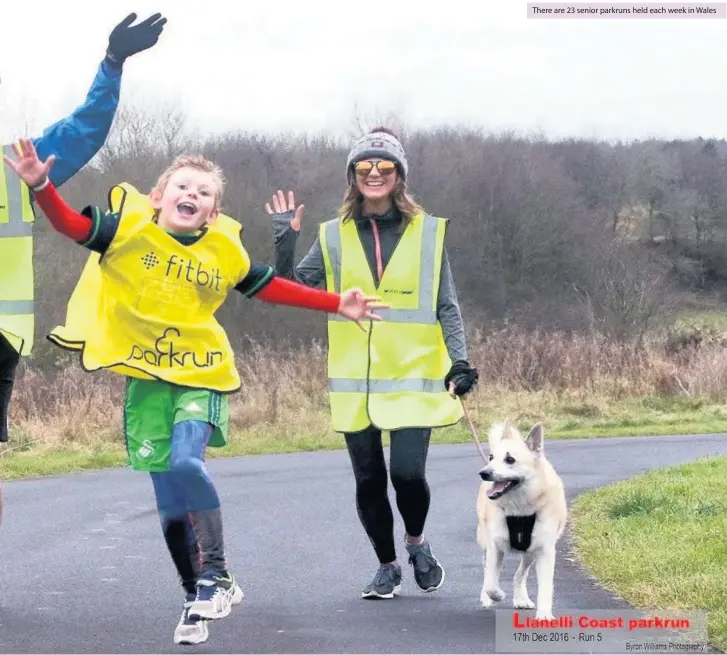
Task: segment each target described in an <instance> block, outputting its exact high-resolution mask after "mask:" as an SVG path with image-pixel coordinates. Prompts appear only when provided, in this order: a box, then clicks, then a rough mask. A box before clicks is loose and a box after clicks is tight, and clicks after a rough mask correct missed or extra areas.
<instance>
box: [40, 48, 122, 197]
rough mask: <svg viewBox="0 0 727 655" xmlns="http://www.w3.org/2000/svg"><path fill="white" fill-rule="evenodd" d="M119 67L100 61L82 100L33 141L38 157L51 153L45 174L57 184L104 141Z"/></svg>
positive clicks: (116, 93)
mask: <svg viewBox="0 0 727 655" xmlns="http://www.w3.org/2000/svg"><path fill="white" fill-rule="evenodd" d="M120 91H121V69H115V68H112V67H111V66H110V65H109V64H108V62H106V61H103V62H101V64H100V65H99V67H98V71H97V73H96V77H95V78H94V80H93V84H92V85H91V88H90V89H89V91H88V95H87V96H86V101H85V102H84V103H83V104H82V105H81V106H80V107H78V108H77V109H76V110H75V111H74V112H73V113H72V114H71V115H70V116H66V118H63V119H61V120H60V121H58V122H57V123H54V124H53V125H51V126H50V127H47V128H46V129H45V130H44V132H43V136H40V137H37V138H36V139H34V140H33V145H34V146H35V149H36V151H37V153H38V157H39V158H40V159H41V160H45V159H46V158H47V157H48V155H55V156H56V160H55V162H54V163H53V167H52V168H51V169H50V173H49V174H48V177H50V181H51V182H52V183H53V184H54V185H55V186H57V187H59V186H61V185H62V184H63V183H64V182H67V181H68V180H69V179H70V178H71V177H73V176H74V175H75V174H76V173H78V171H80V170H81V169H82V168H83V167H84V166H85V165H86V164H87V163H88V162H89V161H91V159H92V158H93V157H94V155H95V154H96V153H97V152H98V151H99V150H100V149H101V146H103V144H104V143H105V142H106V137H107V136H108V134H109V130H110V129H111V125H112V123H113V121H114V116H115V115H116V109H117V107H118V105H119V95H120Z"/></svg>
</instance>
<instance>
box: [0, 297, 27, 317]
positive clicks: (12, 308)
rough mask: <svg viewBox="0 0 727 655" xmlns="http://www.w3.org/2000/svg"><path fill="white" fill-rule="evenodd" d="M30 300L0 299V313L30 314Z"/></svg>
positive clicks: (13, 314)
mask: <svg viewBox="0 0 727 655" xmlns="http://www.w3.org/2000/svg"><path fill="white" fill-rule="evenodd" d="M32 313H33V301H32V300H0V314H1V315H6V316H7V315H9V316H15V315H17V314H32Z"/></svg>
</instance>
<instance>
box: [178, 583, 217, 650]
mask: <svg viewBox="0 0 727 655" xmlns="http://www.w3.org/2000/svg"><path fill="white" fill-rule="evenodd" d="M194 599H195V594H188V595H187V600H186V602H185V603H184V608H183V609H182V616H181V617H180V618H179V623H178V624H177V627H176V629H175V630H174V643H175V644H187V645H193V644H201V643H203V642H205V641H207V638H208V637H209V634H210V633H209V627H208V625H207V621H204V620H199V621H195V620H193V619H190V618H189V608H190V607H191V606H192V603H193V602H194Z"/></svg>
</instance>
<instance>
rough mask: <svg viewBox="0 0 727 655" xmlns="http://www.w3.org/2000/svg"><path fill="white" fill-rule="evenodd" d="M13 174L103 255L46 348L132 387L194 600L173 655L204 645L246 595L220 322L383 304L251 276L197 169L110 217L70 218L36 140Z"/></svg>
mask: <svg viewBox="0 0 727 655" xmlns="http://www.w3.org/2000/svg"><path fill="white" fill-rule="evenodd" d="M5 160H6V162H7V164H8V165H9V166H10V167H12V169H13V170H14V171H15V172H16V173H17V174H18V176H19V177H20V178H21V179H22V180H24V181H25V183H26V184H27V185H28V186H29V187H30V188H31V190H32V192H33V194H34V196H35V199H36V202H37V204H38V205H39V206H40V208H41V209H42V210H43V211H44V213H45V215H46V216H47V217H48V219H49V220H50V222H51V224H52V225H53V227H54V228H55V229H56V230H57V231H59V232H61V233H62V234H65V235H66V236H68V237H70V238H72V239H74V240H75V241H76V242H77V243H79V244H81V245H83V246H85V247H86V248H88V249H90V250H92V251H94V253H95V255H94V254H92V256H91V260H90V261H89V262H88V263H87V265H86V268H85V269H84V272H83V274H82V276H81V279H80V280H79V283H78V285H77V287H76V290H75V291H74V293H73V296H72V297H71V300H70V302H69V304H68V316H67V321H66V326H64V327H61V328H57V329H56V330H54V331H53V333H52V334H51V335H50V336H49V339H51V341H53V342H54V343H56V344H57V345H59V346H61V347H65V348H69V349H73V350H80V351H81V354H80V357H81V364H82V366H83V367H84V369H86V370H88V371H95V370H99V369H108V370H111V371H114V372H117V373H120V374H123V375H125V376H127V389H126V399H125V404H124V433H125V438H126V447H127V452H128V456H129V461H130V464H131V466H132V468H134V469H135V470H139V471H148V472H149V473H150V475H151V478H152V481H153V486H154V493H155V497H156V502H157V507H158V511H159V516H160V520H161V524H162V529H163V532H164V537H165V540H166V543H167V547H168V549H169V552H170V555H171V557H172V560H173V562H174V565H175V567H176V569H177V572H178V574H179V576H180V579H181V582H182V585H183V587H184V589H185V591H186V594H187V595H186V600H185V603H184V607H183V611H182V616H181V619H180V621H179V624H178V625H177V628H176V630H175V635H174V641H175V643H187V644H193V643H201V642H203V641H205V640H206V639H207V637H208V628H207V622H206V620H207V619H218V618H222V617H225V616H227V615H228V614H229V613H230V611H231V606H232V605H233V604H237V603H239V602H240V601H241V600H242V597H243V593H242V590H241V589H240V587H239V586H238V585H237V582H236V580H235V577H234V576H233V575H232V573H231V572H230V570H229V568H228V565H227V561H226V558H225V551H224V542H223V530H222V517H221V513H220V499H219V497H218V495H217V491H216V489H215V486H214V484H213V482H212V480H211V478H210V475H209V472H208V470H207V467H206V466H205V464H204V452H205V448H206V447H207V446H208V445H209V446H211V447H220V446H224V445H225V444H226V442H227V424H228V414H229V408H228V400H227V399H228V395H227V394H228V393H229V392H232V391H236V390H238V389H239V388H240V378H239V375H238V372H237V369H236V367H235V361H234V354H233V352H232V349H231V346H230V343H229V341H228V339H227V335H226V333H225V332H224V330H223V329H222V327H221V326H220V325H219V323H218V322H217V321H216V319H215V318H214V314H215V312H216V310H217V309H218V308H219V306H220V305H221V304H222V303H223V302H224V300H225V298H226V297H227V295H228V294H229V292H230V291H232V290H233V289H235V290H237V291H239V292H241V293H243V294H245V295H246V296H247V297H253V296H254V297H257V298H260V299H262V300H265V301H267V302H271V303H277V304H285V305H294V306H298V307H304V308H309V309H315V310H319V311H324V312H328V313H339V314H341V315H343V316H345V317H347V318H349V319H351V320H354V321H356V322H359V321H360V320H361V319H363V318H370V319H374V320H381V319H380V317H379V316H378V315H376V314H374V313H372V311H371V310H372V309H374V308H377V307H385V305H382V304H376V303H375V301H376V300H377V298H375V297H366V296H364V295H363V293H362V292H361V291H360V290H356V289H354V290H350V291H347V292H346V293H343V294H342V295H339V294H334V293H329V292H326V291H320V290H316V289H310V288H307V287H304V286H302V285H299V284H298V283H295V282H291V281H288V280H284V279H282V278H279V277H277V276H276V275H275V274H274V271H273V269H272V268H270V267H268V266H261V265H253V264H251V262H250V258H249V256H248V253H247V251H246V250H245V247H244V246H243V244H242V241H241V233H242V228H241V225H240V224H239V223H238V222H237V221H234V220H233V219H231V218H229V217H227V216H224V215H223V214H221V213H220V201H221V198H222V194H223V190H224V185H225V180H224V178H223V176H222V171H221V170H220V169H219V168H218V167H217V166H216V165H215V164H213V163H212V162H210V161H208V160H206V159H204V158H202V157H181V158H177V159H176V160H175V161H174V162H173V163H172V164H171V166H170V167H169V168H168V169H167V170H166V171H165V172H164V173H162V175H161V176H160V177H159V180H158V181H157V183H156V185H155V186H154V188H153V189H152V191H151V192H150V193H149V195H148V197H147V196H144V195H142V194H140V193H138V192H137V191H136V190H135V189H134V188H133V187H131V186H130V185H127V184H122V185H120V186H116V187H114V188H113V189H112V190H111V192H110V194H109V200H110V210H111V211H109V212H104V211H102V210H101V209H99V208H98V207H87V208H86V209H84V211H83V212H82V213H81V214H79V213H77V212H76V211H74V210H73V209H72V208H70V207H69V206H68V205H67V204H66V203H65V201H64V200H63V199H62V198H61V197H60V195H59V194H58V192H57V191H56V189H55V187H54V186H53V184H52V183H50V182H49V180H48V171H49V169H50V167H51V166H52V164H53V157H52V156H51V157H49V158H48V160H46V161H45V162H41V161H40V160H39V159H38V156H37V154H36V152H35V148H34V147H33V144H32V142H31V141H29V140H27V139H26V140H21V141H20V159H19V161H17V162H15V161H12V160H10V159H9V158H8V157H5Z"/></svg>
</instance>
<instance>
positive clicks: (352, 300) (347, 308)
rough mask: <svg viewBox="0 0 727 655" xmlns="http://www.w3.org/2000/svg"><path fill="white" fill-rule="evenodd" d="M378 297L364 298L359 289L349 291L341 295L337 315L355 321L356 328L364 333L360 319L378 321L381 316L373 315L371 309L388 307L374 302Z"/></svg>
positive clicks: (364, 329)
mask: <svg viewBox="0 0 727 655" xmlns="http://www.w3.org/2000/svg"><path fill="white" fill-rule="evenodd" d="M378 299H379V298H378V296H364V294H363V291H361V289H349V290H348V291H346V292H345V293H342V294H341V303H340V304H339V305H338V313H339V314H341V316H345V317H346V318H349V319H351V320H352V321H356V323H358V326H359V327H360V328H361V329H362V330H363V331H364V332H365V331H366V328H365V327H364V326H363V325H361V319H363V318H370V319H372V320H374V321H380V320H382V319H381V316H379V315H378V314H374V313H373V312H372V311H371V310H372V309H386V308H388V305H384V304H382V303H378V302H376V301H377V300H378Z"/></svg>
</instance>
